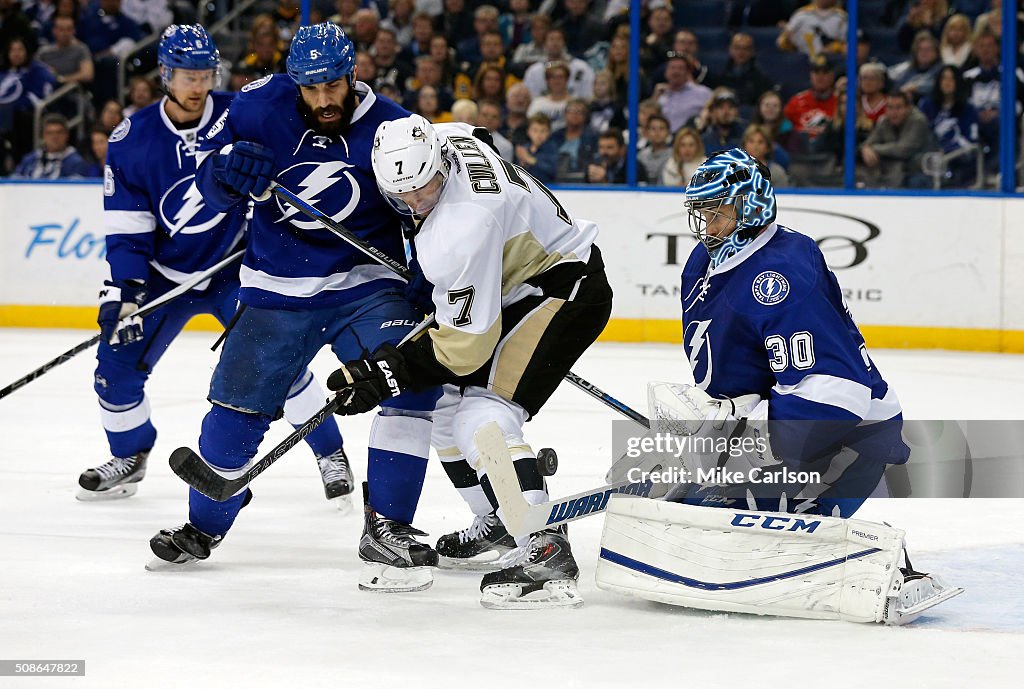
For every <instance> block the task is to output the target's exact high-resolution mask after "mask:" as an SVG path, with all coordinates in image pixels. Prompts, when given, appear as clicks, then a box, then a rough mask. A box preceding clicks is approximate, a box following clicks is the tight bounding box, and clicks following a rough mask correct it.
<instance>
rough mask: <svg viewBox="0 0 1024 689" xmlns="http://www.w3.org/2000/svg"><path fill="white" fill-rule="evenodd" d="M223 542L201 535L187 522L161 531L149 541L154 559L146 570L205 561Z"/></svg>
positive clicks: (216, 538) (201, 533)
mask: <svg viewBox="0 0 1024 689" xmlns="http://www.w3.org/2000/svg"><path fill="white" fill-rule="evenodd" d="M223 540H224V537H223V536H211V535H209V534H206V533H203V532H202V531H200V530H199V529H197V528H196V527H194V526H192V524H190V523H188V522H186V523H185V524H184V525H182V526H179V527H177V528H176V529H163V530H162V531H160V533H158V534H157V535H156V536H153V538H151V539H149V547H150V549H151V550H152V551H153V554H154V555H156V557H155V558H153V559H152V560H151V561H150V562H149V563H148V564H147V565H146V569H148V570H150V571H151V572H155V571H159V570H162V569H173V568H176V567H179V566H181V565H187V564H190V563H192V562H198V561H199V560H205V559H206V558H208V557H210V552H211V551H212V550H213V549H214V548H216V547H217V546H219V545H220V543H221V541H223Z"/></svg>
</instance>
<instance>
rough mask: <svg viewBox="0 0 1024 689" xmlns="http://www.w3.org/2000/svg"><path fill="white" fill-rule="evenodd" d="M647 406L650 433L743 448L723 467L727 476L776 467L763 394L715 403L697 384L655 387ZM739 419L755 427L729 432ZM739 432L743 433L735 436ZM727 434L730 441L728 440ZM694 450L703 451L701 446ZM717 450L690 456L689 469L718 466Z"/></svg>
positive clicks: (656, 384)
mask: <svg viewBox="0 0 1024 689" xmlns="http://www.w3.org/2000/svg"><path fill="white" fill-rule="evenodd" d="M647 401H648V406H649V411H650V416H651V429H652V430H654V431H655V432H657V433H671V434H673V435H683V436H696V437H710V438H715V439H716V440H726V439H727V440H728V442H729V445H730V448H734V447H742V448H744V451H739V450H735V449H733V450H731V451H730V452H729V458H728V460H727V461H726V463H725V465H724V467H725V468H726V469H728V470H729V471H740V472H744V473H747V472H749V471H750V470H751V469H759V468H765V467H769V466H773V465H775V464H778V460H776V459H775V456H774V455H773V454H772V451H771V446H770V444H769V442H768V436H767V432H766V431H767V423H766V421H767V419H768V400H763V399H761V396H760V395H757V394H749V395H740V396H739V397H732V398H725V399H715V398H713V397H711V396H710V395H708V394H707V393H706V392H704V391H703V390H701V389H700V388H698V387H695V386H693V385H685V384H681V383H661V382H652V383H648V385H647ZM740 419H747V420H748V421H752V422H754V423H747V424H745V425H744V426H743V428H742V429H739V427H738V426H731V427H730V428H728V429H725V425H726V423H727V422H730V421H731V422H737V421H739V420H740ZM723 429H725V431H724V432H723ZM738 430H739V431H740V432H739V433H738V434H736V433H737V431H738ZM727 434H729V436H730V437H728V438H727ZM693 445H694V447H701V444H700V443H693ZM715 447H716V450H715V451H714V452H710V453H701V452H693V453H691V454H690V456H689V458H688V461H687V464H688V465H692V466H693V468H696V467H698V466H702V467H704V468H705V469H706V468H708V467H710V466H714V465H716V464H718V463H719V461H720V454H721V453H720V452H719V451H718V445H717V444H716V445H715Z"/></svg>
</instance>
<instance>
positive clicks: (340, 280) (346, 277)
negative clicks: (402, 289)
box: [239, 264, 402, 298]
mask: <svg viewBox="0 0 1024 689" xmlns="http://www.w3.org/2000/svg"><path fill="white" fill-rule="evenodd" d="M239 277H240V278H241V280H242V286H243V287H252V288H255V289H261V290H264V291H266V292H275V293H277V294H283V295H285V296H288V297H303V298H308V297H312V296H314V295H317V294H319V293H320V292H323V291H326V290H332V291H336V290H346V289H352V288H353V287H358V286H360V285H363V284H366V283H368V282H373V281H374V280H383V279H392V280H398V281H401V280H402V278H400V277H398V276H397V275H395V274H394V273H392V272H391V270H390V269H388V268H385V267H384V266H381V265H376V264H368V265H358V266H356V267H354V268H353V269H352V270H349V271H345V272H341V273H334V274H332V275H328V276H326V277H281V276H278V275H271V274H270V273H265V272H263V271H262V270H255V269H253V268H250V267H249V266H245V265H243V266H242V269H241V271H240V273H239Z"/></svg>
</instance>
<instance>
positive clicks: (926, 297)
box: [0, 183, 1024, 352]
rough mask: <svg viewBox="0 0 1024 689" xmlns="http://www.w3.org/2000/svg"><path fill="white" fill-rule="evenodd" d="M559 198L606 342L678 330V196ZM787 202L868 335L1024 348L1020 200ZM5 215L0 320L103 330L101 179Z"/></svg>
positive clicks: (26, 199) (0, 191)
mask: <svg viewBox="0 0 1024 689" xmlns="http://www.w3.org/2000/svg"><path fill="white" fill-rule="evenodd" d="M558 197H559V199H560V200H561V201H562V203H563V205H564V206H565V207H566V208H567V209H568V210H569V211H570V213H572V214H573V215H576V216H578V217H583V218H587V219H590V220H594V221H596V222H597V223H598V224H599V225H600V227H601V236H600V239H599V244H600V246H601V248H602V251H603V253H604V256H605V261H606V263H607V266H608V275H609V279H610V281H611V284H612V287H613V288H614V290H615V306H614V309H613V312H612V321H611V323H610V324H609V326H608V328H607V329H606V331H605V333H604V336H603V339H605V340H614V341H626V342H644V341H646V342H678V341H680V338H681V335H680V325H679V312H680V305H679V304H680V302H679V274H680V272H681V269H682V264H683V263H684V262H685V260H686V257H687V255H688V254H689V252H690V251H691V249H692V248H693V247H694V239H693V238H692V236H691V235H690V233H689V231H688V228H687V219H686V214H685V211H684V209H683V204H682V194H681V193H679V192H666V191H609V190H595V191H579V190H563V191H560V192H559V193H558ZM779 208H780V212H779V222H780V223H782V224H784V225H787V226H790V227H792V228H794V229H797V230H799V231H801V232H803V233H805V234H808V235H810V236H812V237H814V238H815V240H816V241H817V242H818V244H819V246H820V247H821V249H822V251H823V252H824V254H825V257H826V260H827V261H828V264H829V266H830V267H831V268H832V269H833V270H834V271H835V273H836V275H837V276H838V278H839V281H840V283H841V284H842V286H843V288H844V291H845V293H846V299H847V302H848V304H849V306H850V309H851V310H852V311H853V314H854V317H855V318H856V319H857V321H858V322H859V323H860V324H861V325H862V328H863V330H864V332H865V335H866V337H867V339H868V343H869V345H871V346H874V347H913V348H928V347H939V348H947V349H964V350H985V351H1013V352H1024V230H1022V228H1024V200H1022V199H1017V198H1008V197H994V196H989V197H969V196H927V197H916V196H909V195H869V194H865V193H858V194H856V195H826V194H781V195H780V196H779ZM0 213H2V216H0V217H3V219H4V221H3V231H2V232H0V247H2V259H0V326H18V327H82V328H94V327H95V306H94V303H95V294H96V292H97V289H98V286H99V285H100V284H101V282H102V280H103V279H104V278H105V277H106V263H105V261H104V260H103V250H104V249H103V222H102V215H103V211H102V187H101V186H100V185H99V184H95V183H61V184H38V183H7V184H2V185H0ZM342 220H343V219H342ZM192 327H198V328H214V327H217V326H216V324H215V323H214V321H213V320H212V319H210V320H202V321H197V322H195V323H193V325H192Z"/></svg>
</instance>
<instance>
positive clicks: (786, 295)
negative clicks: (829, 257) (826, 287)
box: [742, 225, 827, 312]
mask: <svg viewBox="0 0 1024 689" xmlns="http://www.w3.org/2000/svg"><path fill="white" fill-rule="evenodd" d="M743 267H744V270H743V271H742V275H743V280H744V281H745V282H749V290H748V291H747V295H748V297H747V299H749V301H747V303H748V304H750V306H751V307H752V308H753V309H754V310H756V311H762V312H772V311H782V310H789V309H792V308H796V307H797V306H798V305H799V304H800V303H801V302H803V301H804V300H805V299H806V298H807V297H808V296H810V295H812V294H815V293H816V291H817V290H818V289H819V284H820V281H821V280H822V278H823V277H824V272H825V271H826V270H827V267H826V265H825V260H824V256H822V253H821V250H820V249H819V248H818V245H817V244H816V243H815V241H814V240H813V239H811V238H810V237H808V236H807V235H805V234H801V233H799V232H794V231H793V230H790V229H788V228H785V227H783V226H781V225H778V226H777V229H776V231H775V236H774V237H772V238H771V239H770V240H769V241H768V243H767V244H765V245H764V246H762V247H761V248H760V249H759V250H757V251H756V252H755V253H754V255H753V256H751V257H750V260H749V261H747V262H744V264H743Z"/></svg>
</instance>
